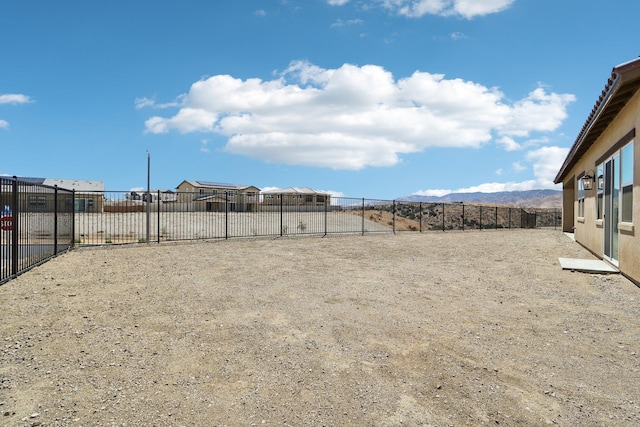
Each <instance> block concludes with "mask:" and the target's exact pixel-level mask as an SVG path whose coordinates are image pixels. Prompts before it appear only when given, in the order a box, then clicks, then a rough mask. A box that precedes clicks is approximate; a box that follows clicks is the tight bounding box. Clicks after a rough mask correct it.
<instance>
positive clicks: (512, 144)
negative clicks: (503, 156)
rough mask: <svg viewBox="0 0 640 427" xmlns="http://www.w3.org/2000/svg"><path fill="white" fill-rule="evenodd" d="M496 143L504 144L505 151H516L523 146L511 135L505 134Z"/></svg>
mask: <svg viewBox="0 0 640 427" xmlns="http://www.w3.org/2000/svg"><path fill="white" fill-rule="evenodd" d="M496 143H497V144H498V145H500V146H502V148H504V149H505V151H516V150H520V149H522V146H521V145H520V144H518V143H517V142H516V141H515V140H514V139H513V138H511V137H510V136H503V137H502V138H499V139H497V140H496Z"/></svg>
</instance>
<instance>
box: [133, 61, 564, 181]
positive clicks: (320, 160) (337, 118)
mask: <svg viewBox="0 0 640 427" xmlns="http://www.w3.org/2000/svg"><path fill="white" fill-rule="evenodd" d="M178 100H179V102H177V101H176V104H180V105H181V108H180V110H179V111H178V112H177V114H175V115H174V116H172V117H160V116H154V117H151V118H149V119H148V120H147V121H146V122H145V125H146V132H148V133H166V132H170V131H173V130H175V131H178V132H181V133H189V132H215V133H218V134H221V135H224V136H226V137H228V142H227V144H226V147H225V150H226V151H228V152H232V153H236V154H242V155H246V156H249V157H253V158H257V159H261V160H264V161H267V162H272V163H287V164H295V165H306V166H320V167H330V168H335V169H353V170H357V169H361V168H364V167H367V166H393V165H395V164H397V163H398V162H400V161H401V157H400V156H401V155H402V154H407V153H413V152H419V151H422V150H424V149H426V148H428V147H480V146H481V145H483V144H487V143H489V142H491V141H492V140H494V139H495V138H497V140H496V142H497V144H498V145H501V146H503V147H504V148H506V149H508V150H509V149H515V148H517V147H519V143H518V142H516V141H515V138H520V137H525V138H526V137H529V136H530V134H531V133H539V132H547V131H552V130H554V129H556V128H557V127H558V126H560V124H561V123H562V120H563V119H564V118H565V117H566V107H567V105H568V104H569V103H570V102H572V101H573V100H574V97H573V95H563V94H556V93H547V92H546V91H545V89H543V88H538V89H536V90H535V91H533V92H532V93H531V94H529V95H528V96H527V97H526V98H524V99H523V100H519V101H516V102H515V103H512V105H510V104H509V103H508V102H507V100H506V99H505V97H504V95H503V94H502V93H501V92H500V91H499V90H498V89H497V88H488V87H486V86H483V85H481V84H479V83H474V82H471V81H465V80H462V79H446V78H445V76H444V75H441V74H430V73H427V72H420V71H416V72H415V73H413V74H412V75H411V76H409V77H404V78H400V79H397V80H396V79H394V77H393V75H392V74H391V73H390V72H389V71H387V70H385V69H384V68H383V67H380V66H377V65H364V66H356V65H350V64H344V65H343V66H341V67H339V68H336V69H323V68H321V67H318V66H316V65H313V64H310V63H308V62H304V61H294V62H292V63H291V64H290V66H289V67H288V68H287V69H286V70H285V71H284V72H283V73H282V74H281V75H280V76H278V77H276V78H275V79H274V80H269V81H263V80H261V79H255V78H253V79H247V80H242V79H238V78H234V77H232V76H229V75H216V76H212V77H209V78H206V79H203V80H200V81H197V82H195V83H194V84H193V85H192V86H191V89H190V90H189V92H188V93H187V94H184V95H181V96H180V97H178ZM137 102H138V103H139V104H140V105H146V106H152V105H155V102H153V103H151V102H149V100H147V99H146V98H140V99H139V100H138V101H137Z"/></svg>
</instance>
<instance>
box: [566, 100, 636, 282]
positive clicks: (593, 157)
mask: <svg viewBox="0 0 640 427" xmlns="http://www.w3.org/2000/svg"><path fill="white" fill-rule="evenodd" d="M634 129H635V130H636V136H635V138H633V139H632V140H633V141H634V172H633V179H634V184H633V216H632V218H633V223H621V224H620V225H619V228H620V233H619V248H620V253H619V267H620V270H621V271H622V272H623V273H624V274H626V275H627V276H629V277H631V278H632V279H633V280H635V281H636V282H640V261H639V259H640V228H639V227H640V92H637V93H636V94H635V95H634V96H633V98H631V100H630V101H629V103H628V104H627V105H626V106H625V107H624V108H623V109H622V111H620V113H619V114H618V116H617V117H616V118H615V120H614V121H613V122H612V123H611V125H609V127H608V128H607V129H606V130H605V131H604V132H603V133H602V135H601V136H600V138H598V140H597V141H596V142H595V143H594V144H593V146H592V147H591V148H590V149H589V150H588V151H587V152H586V153H585V154H584V155H583V156H582V158H581V159H580V160H579V161H578V162H577V163H576V165H575V166H574V167H573V168H572V169H571V170H570V171H569V172H568V173H567V174H566V178H565V179H564V185H565V188H566V186H567V185H569V184H570V181H571V180H572V179H573V178H575V179H574V182H573V186H574V191H573V198H574V200H573V211H574V216H573V218H574V219H573V222H574V225H573V226H574V227H575V229H574V230H575V231H574V232H575V238H576V241H577V242H579V243H580V244H582V245H583V246H585V247H586V248H587V249H589V250H590V251H591V252H593V253H594V254H596V255H598V256H599V257H603V256H604V250H603V248H604V224H603V221H602V220H598V219H597V218H596V216H597V210H596V209H597V206H596V204H597V182H596V183H594V185H593V189H591V190H585V203H584V216H582V217H579V216H578V215H579V210H578V181H579V178H580V177H581V176H582V175H584V174H585V173H587V172H590V171H592V172H596V171H597V165H596V162H597V161H598V159H600V158H601V157H602V156H604V155H605V154H607V151H609V149H610V148H611V147H612V146H613V145H614V144H616V143H617V142H618V141H620V140H621V139H622V138H624V137H625V135H627V134H628V133H629V132H630V131H633V130H634ZM568 193H569V192H566V194H567V195H568ZM569 197H571V196H570V195H569ZM567 202H568V200H567ZM568 208H570V207H569V206H567V205H566V204H565V207H564V209H563V210H564V211H565V213H568V212H566V211H568V210H569V209H568ZM565 230H566V226H565Z"/></svg>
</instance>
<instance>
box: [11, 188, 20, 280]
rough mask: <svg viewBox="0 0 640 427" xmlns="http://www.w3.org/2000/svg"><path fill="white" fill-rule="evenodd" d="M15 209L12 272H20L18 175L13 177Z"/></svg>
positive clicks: (12, 230) (15, 273) (13, 213)
mask: <svg viewBox="0 0 640 427" xmlns="http://www.w3.org/2000/svg"><path fill="white" fill-rule="evenodd" d="M12 196H13V210H12V212H11V216H12V227H11V274H12V275H13V276H15V275H17V274H18V249H19V246H18V231H19V230H18V229H19V227H20V207H19V206H18V177H17V176H14V177H13V194H12Z"/></svg>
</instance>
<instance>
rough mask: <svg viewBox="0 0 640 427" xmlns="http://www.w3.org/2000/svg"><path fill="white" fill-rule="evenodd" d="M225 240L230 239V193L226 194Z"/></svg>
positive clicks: (226, 192)
mask: <svg viewBox="0 0 640 427" xmlns="http://www.w3.org/2000/svg"><path fill="white" fill-rule="evenodd" d="M224 238H225V240H226V239H228V238H229V192H228V191H225V192H224Z"/></svg>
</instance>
